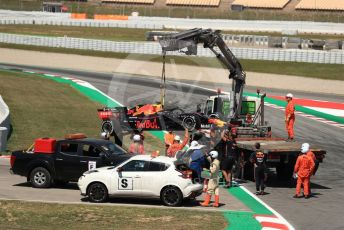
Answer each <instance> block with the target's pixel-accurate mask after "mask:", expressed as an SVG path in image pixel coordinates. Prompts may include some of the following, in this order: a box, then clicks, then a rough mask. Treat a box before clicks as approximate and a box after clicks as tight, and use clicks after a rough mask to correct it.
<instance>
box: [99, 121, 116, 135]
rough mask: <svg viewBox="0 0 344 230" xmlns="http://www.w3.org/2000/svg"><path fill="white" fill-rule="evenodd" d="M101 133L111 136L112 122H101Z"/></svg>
mask: <svg viewBox="0 0 344 230" xmlns="http://www.w3.org/2000/svg"><path fill="white" fill-rule="evenodd" d="M102 131H103V132H105V133H109V134H112V133H113V131H114V129H113V124H112V122H111V121H103V123H102Z"/></svg>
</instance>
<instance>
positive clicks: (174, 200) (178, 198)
mask: <svg viewBox="0 0 344 230" xmlns="http://www.w3.org/2000/svg"><path fill="white" fill-rule="evenodd" d="M160 199H161V201H162V203H163V204H164V205H166V206H171V207H177V206H180V205H181V204H182V202H183V194H182V192H181V191H180V190H179V188H177V187H175V186H168V187H166V188H164V189H163V190H162V192H161V195H160Z"/></svg>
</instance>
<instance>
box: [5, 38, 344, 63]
mask: <svg viewBox="0 0 344 230" xmlns="http://www.w3.org/2000/svg"><path fill="white" fill-rule="evenodd" d="M0 42H2V43H9V44H21V45H32V46H45V47H60V48H70V49H82V50H95V51H107V52H117V53H135V54H158V55H159V54H161V47H160V45H159V43H157V42H115V41H106V40H95V39H83V38H70V37H44V36H29V35H16V34H7V33H0ZM231 50H232V51H233V53H234V54H235V55H236V56H237V57H238V58H240V59H253V60H272V61H292V62H309V63H327V64H344V51H343V50H332V51H321V50H298V49H273V48H238V47H232V48H231ZM169 54H171V55H184V54H182V53H180V52H171V53H169ZM198 56H201V57H214V54H213V53H212V52H211V51H210V50H209V49H206V48H203V47H202V46H198Z"/></svg>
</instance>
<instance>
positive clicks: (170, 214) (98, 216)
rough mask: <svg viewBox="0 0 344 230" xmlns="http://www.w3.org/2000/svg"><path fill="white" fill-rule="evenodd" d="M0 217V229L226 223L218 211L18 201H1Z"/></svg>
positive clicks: (185, 226)
mask: <svg viewBox="0 0 344 230" xmlns="http://www.w3.org/2000/svg"><path fill="white" fill-rule="evenodd" d="M0 218H1V221H0V228H1V229H61V226H63V227H62V228H63V229H185V230H188V229H225V227H226V225H227V224H226V220H225V219H224V217H223V215H222V213H221V212H202V211H194V210H193V211H186V210H180V209H159V208H136V207H135V208H131V207H118V206H100V205H82V204H81V205H69V204H49V203H35V202H20V201H0ZM210 220H211V221H210ZM157 226H158V227H157Z"/></svg>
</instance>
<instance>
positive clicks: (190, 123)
mask: <svg viewBox="0 0 344 230" xmlns="http://www.w3.org/2000/svg"><path fill="white" fill-rule="evenodd" d="M196 124H197V122H196V119H195V117H194V116H187V117H185V118H184V119H183V123H182V125H183V127H184V128H187V129H188V130H189V131H193V130H194V129H195V128H196Z"/></svg>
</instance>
